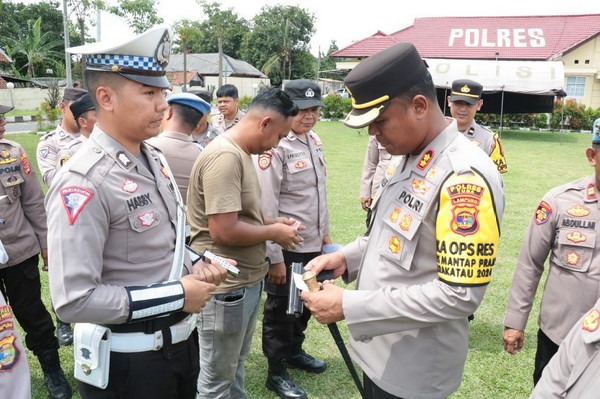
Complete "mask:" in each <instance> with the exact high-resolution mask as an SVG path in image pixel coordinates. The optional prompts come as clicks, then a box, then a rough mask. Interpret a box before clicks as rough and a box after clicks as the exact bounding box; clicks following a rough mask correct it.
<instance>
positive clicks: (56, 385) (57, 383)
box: [37, 349, 73, 399]
mask: <svg viewBox="0 0 600 399" xmlns="http://www.w3.org/2000/svg"><path fill="white" fill-rule="evenodd" d="M37 357H38V360H39V361H40V366H42V371H43V372H44V382H45V383H46V387H47V388H48V393H49V394H50V398H52V399H71V397H72V396H73V390H72V389H71V385H69V381H67V379H66V378H65V374H64V373H63V370H62V368H61V367H60V359H59V357H58V350H56V349H47V350H45V351H43V352H41V353H39V354H38V355H37Z"/></svg>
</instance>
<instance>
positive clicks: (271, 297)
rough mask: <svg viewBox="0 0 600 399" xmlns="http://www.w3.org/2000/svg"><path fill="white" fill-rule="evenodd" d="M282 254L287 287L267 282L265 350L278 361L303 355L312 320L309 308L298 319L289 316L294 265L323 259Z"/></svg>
mask: <svg viewBox="0 0 600 399" xmlns="http://www.w3.org/2000/svg"><path fill="white" fill-rule="evenodd" d="M282 252H283V260H284V262H285V265H286V269H287V274H286V283H285V284H273V283H271V282H269V281H268V280H267V281H265V292H266V293H267V299H266V300H265V308H264V313H263V335H262V347H263V353H264V355H265V357H266V358H267V359H274V360H283V359H286V358H288V357H289V356H290V355H292V354H294V353H298V352H300V350H301V349H302V344H303V343H304V331H305V330H306V326H307V325H308V320H309V319H310V316H311V313H310V310H308V309H307V308H306V307H304V310H303V312H302V315H301V316H300V317H298V318H296V317H294V316H288V315H287V314H286V310H287V304H288V293H289V287H290V281H291V279H292V271H291V266H292V263H294V262H300V263H302V264H303V265H306V264H307V263H308V262H310V261H311V260H312V259H314V258H316V257H317V256H319V255H321V253H320V252H307V253H298V252H288V251H282Z"/></svg>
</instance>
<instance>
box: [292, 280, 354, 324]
mask: <svg viewBox="0 0 600 399" xmlns="http://www.w3.org/2000/svg"><path fill="white" fill-rule="evenodd" d="M343 296H344V289H343V288H341V287H338V286H337V285H335V284H334V283H333V281H325V282H324V283H323V289H322V290H321V291H316V292H309V291H302V300H303V301H304V304H305V305H306V307H307V308H308V309H310V311H311V313H312V315H313V316H314V317H315V319H317V321H318V322H319V323H321V324H331V323H335V322H337V321H341V320H344V309H343V307H342V299H343Z"/></svg>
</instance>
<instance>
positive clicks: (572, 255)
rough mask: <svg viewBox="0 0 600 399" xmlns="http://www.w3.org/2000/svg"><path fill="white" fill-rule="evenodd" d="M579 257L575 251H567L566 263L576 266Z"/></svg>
mask: <svg viewBox="0 0 600 399" xmlns="http://www.w3.org/2000/svg"><path fill="white" fill-rule="evenodd" d="M580 259H581V256H579V254H578V253H577V252H575V251H570V252H569V253H567V264H569V265H571V266H577V264H578V263H579V260H580Z"/></svg>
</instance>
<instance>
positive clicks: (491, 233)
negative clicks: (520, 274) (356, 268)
mask: <svg viewBox="0 0 600 399" xmlns="http://www.w3.org/2000/svg"><path fill="white" fill-rule="evenodd" d="M436 240H437V266H438V276H439V278H440V280H442V281H444V282H446V283H448V284H452V285H485V284H488V283H489V282H490V280H491V278H492V270H493V267H494V264H495V263H496V256H497V254H498V243H499V241H500V228H499V226H498V219H497V217H496V209H495V206H494V202H493V200H492V194H491V191H490V188H489V187H488V185H487V183H486V181H485V180H484V179H483V177H481V176H480V175H479V174H477V173H474V174H471V175H456V174H453V175H451V176H450V177H449V178H448V179H447V180H446V181H445V182H444V184H443V186H442V188H441V190H440V205H439V211H438V215H437V221H436Z"/></svg>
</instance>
